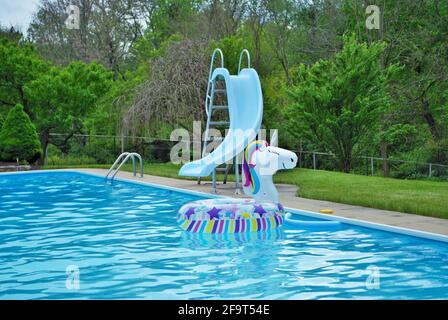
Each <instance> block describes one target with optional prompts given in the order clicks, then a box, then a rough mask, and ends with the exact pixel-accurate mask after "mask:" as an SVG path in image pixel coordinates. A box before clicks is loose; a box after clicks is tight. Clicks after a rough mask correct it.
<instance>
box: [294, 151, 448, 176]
mask: <svg viewBox="0 0 448 320" xmlns="http://www.w3.org/2000/svg"><path fill="white" fill-rule="evenodd" d="M296 153H297V156H298V158H299V161H298V166H299V167H301V168H309V169H314V170H330V171H340V169H339V168H338V166H337V161H336V157H335V155H334V154H332V153H327V152H317V151H303V150H299V151H296ZM385 162H386V163H387V168H388V176H390V177H393V178H400V179H424V178H435V179H442V180H448V165H445V164H437V163H426V162H419V161H409V160H400V159H391V158H388V159H384V158H381V157H374V156H358V157H354V158H353V166H352V167H353V169H352V171H353V173H356V174H363V175H368V176H384V171H385V170H384V165H385Z"/></svg>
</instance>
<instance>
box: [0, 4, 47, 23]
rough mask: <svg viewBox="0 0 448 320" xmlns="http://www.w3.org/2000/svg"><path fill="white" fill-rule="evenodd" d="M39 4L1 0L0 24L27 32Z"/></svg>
mask: <svg viewBox="0 0 448 320" xmlns="http://www.w3.org/2000/svg"><path fill="white" fill-rule="evenodd" d="M38 3H39V0H0V24H1V25H2V26H8V27H9V26H11V25H12V26H19V27H20V29H21V30H22V31H26V29H28V25H29V24H30V22H31V17H32V15H33V13H34V12H35V11H36V10H37V5H38Z"/></svg>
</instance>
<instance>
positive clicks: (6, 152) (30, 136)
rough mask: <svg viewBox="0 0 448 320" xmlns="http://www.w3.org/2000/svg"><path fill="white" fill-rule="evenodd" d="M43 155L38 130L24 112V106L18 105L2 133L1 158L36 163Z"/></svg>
mask: <svg viewBox="0 0 448 320" xmlns="http://www.w3.org/2000/svg"><path fill="white" fill-rule="evenodd" d="M41 154H42V149H41V147H40V142H39V138H38V137H37V133H36V128H35V127H34V125H33V123H32V122H31V120H30V118H29V117H28V115H27V114H26V113H25V112H24V111H23V106H22V105H20V104H17V105H16V106H15V107H14V108H12V109H11V110H10V111H9V113H8V116H7V117H6V120H5V122H4V124H3V126H2V129H1V131H0V158H1V159H3V160H6V161H14V160H16V159H19V160H20V159H22V160H26V161H28V162H29V163H34V162H36V160H37V159H38V158H39V157H40V155H41Z"/></svg>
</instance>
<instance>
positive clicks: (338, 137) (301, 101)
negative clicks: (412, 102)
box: [287, 37, 397, 172]
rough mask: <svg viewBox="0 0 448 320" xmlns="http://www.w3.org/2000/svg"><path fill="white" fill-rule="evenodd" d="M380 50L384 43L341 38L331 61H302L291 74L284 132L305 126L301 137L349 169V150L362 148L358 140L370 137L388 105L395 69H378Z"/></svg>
mask: <svg viewBox="0 0 448 320" xmlns="http://www.w3.org/2000/svg"><path fill="white" fill-rule="evenodd" d="M383 50H384V45H383V44H379V43H375V44H372V45H370V46H368V45H366V44H358V43H357V42H356V40H355V38H354V37H346V40H345V43H344V48H343V49H342V51H341V52H339V53H338V54H336V55H335V57H334V58H333V59H331V60H326V61H319V62H317V63H315V64H314V65H312V66H310V67H305V66H304V65H301V66H300V67H299V68H298V70H297V73H296V75H295V76H294V83H295V86H294V87H293V88H292V89H291V90H290V94H291V96H292V98H293V101H294V104H292V105H291V106H290V107H289V108H288V110H287V114H288V118H289V119H290V124H289V126H290V130H289V133H290V134H292V135H294V134H295V131H296V128H298V127H300V126H303V127H305V128H306V134H307V136H306V137H307V138H308V139H309V140H311V141H313V142H314V143H315V145H317V146H320V147H321V148H323V149H324V150H328V151H331V152H333V153H334V154H335V155H336V157H337V160H338V163H339V168H340V169H341V170H343V171H345V172H348V171H350V169H351V167H352V158H353V153H354V152H357V151H360V150H362V146H361V144H360V142H361V141H367V139H369V138H371V136H370V137H369V134H370V135H371V134H372V131H373V130H372V129H373V128H375V125H376V123H377V121H378V118H379V115H380V113H382V112H385V111H387V109H388V108H389V106H390V99H389V95H388V93H387V91H386V85H387V82H388V80H389V79H390V76H391V75H392V74H393V73H394V72H395V71H396V70H397V68H396V67H395V66H390V67H388V68H387V69H384V70H382V69H381V68H380V65H379V57H380V55H381V53H382V52H383Z"/></svg>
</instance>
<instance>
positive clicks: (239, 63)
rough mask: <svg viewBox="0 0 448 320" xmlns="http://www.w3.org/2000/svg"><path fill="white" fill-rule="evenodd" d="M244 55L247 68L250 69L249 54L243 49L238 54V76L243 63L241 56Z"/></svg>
mask: <svg viewBox="0 0 448 320" xmlns="http://www.w3.org/2000/svg"><path fill="white" fill-rule="evenodd" d="M244 54H246V57H247V68H250V53H249V51H248V50H247V49H243V50H242V51H241V53H240V61H239V62H238V74H240V71H241V62H242V61H243V55H244Z"/></svg>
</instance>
